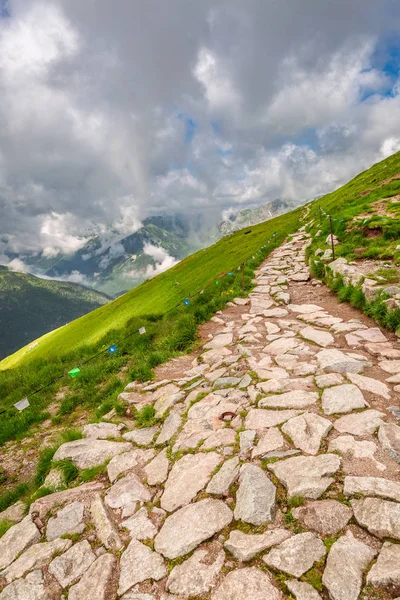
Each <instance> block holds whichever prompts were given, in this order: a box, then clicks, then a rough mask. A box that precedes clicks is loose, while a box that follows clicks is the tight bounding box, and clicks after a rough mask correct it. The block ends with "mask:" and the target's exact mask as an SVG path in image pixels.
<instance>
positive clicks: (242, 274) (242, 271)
mask: <svg viewBox="0 0 400 600" xmlns="http://www.w3.org/2000/svg"><path fill="white" fill-rule="evenodd" d="M242 296H244V262H243V263H242Z"/></svg>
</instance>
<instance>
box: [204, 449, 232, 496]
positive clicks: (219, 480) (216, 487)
mask: <svg viewBox="0 0 400 600" xmlns="http://www.w3.org/2000/svg"><path fill="white" fill-rule="evenodd" d="M239 471H240V465H239V458H238V457H237V456H235V457H233V458H230V459H229V460H227V461H226V462H224V464H223V465H222V467H221V468H220V470H219V471H217V473H215V475H214V477H213V478H212V479H211V481H210V483H209V484H208V486H207V487H206V492H207V494H217V495H220V496H227V495H228V494H229V488H230V486H231V485H232V483H233V482H234V481H235V480H236V479H237V478H238V477H239Z"/></svg>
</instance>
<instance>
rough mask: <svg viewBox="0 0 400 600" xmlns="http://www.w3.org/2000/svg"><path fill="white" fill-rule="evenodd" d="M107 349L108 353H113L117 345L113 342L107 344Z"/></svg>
mask: <svg viewBox="0 0 400 600" xmlns="http://www.w3.org/2000/svg"><path fill="white" fill-rule="evenodd" d="M107 350H108V351H109V353H110V354H115V353H116V351H117V345H116V344H113V345H112V346H109V347H108V348H107Z"/></svg>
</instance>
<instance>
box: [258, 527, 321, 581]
mask: <svg viewBox="0 0 400 600" xmlns="http://www.w3.org/2000/svg"><path fill="white" fill-rule="evenodd" d="M325 554H326V548H325V546H324V544H323V542H322V540H321V539H320V538H319V537H318V536H316V535H315V534H314V533H311V532H307V533H299V534H297V535H294V536H293V537H291V538H289V539H288V540H285V541H284V542H282V543H281V544H279V546H276V548H273V549H272V550H271V551H270V552H269V553H268V554H266V555H265V556H264V557H263V561H264V562H265V563H266V564H267V565H268V566H269V567H273V568H274V569H279V571H284V572H285V573H288V574H289V575H293V576H294V577H301V575H303V573H305V572H306V571H308V570H309V569H311V567H312V566H313V564H314V563H315V562H317V561H318V560H320V559H321V558H322V557H323V556H325Z"/></svg>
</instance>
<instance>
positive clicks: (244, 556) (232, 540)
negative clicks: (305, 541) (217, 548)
mask: <svg viewBox="0 0 400 600" xmlns="http://www.w3.org/2000/svg"><path fill="white" fill-rule="evenodd" d="M291 535H292V533H291V532H290V531H288V530H287V529H271V530H269V531H265V532H264V533H261V534H259V535H251V534H246V533H243V531H239V530H234V531H231V532H230V534H229V538H228V539H227V540H226V542H225V544H224V546H225V548H226V549H227V550H229V552H230V553H231V554H233V556H234V557H235V558H236V559H237V560H240V561H246V560H251V559H252V558H254V557H255V556H256V555H257V554H259V552H262V551H263V550H267V549H268V548H271V547H272V546H276V545H277V544H280V543H281V542H284V541H285V540H287V539H288V538H290V537H291Z"/></svg>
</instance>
